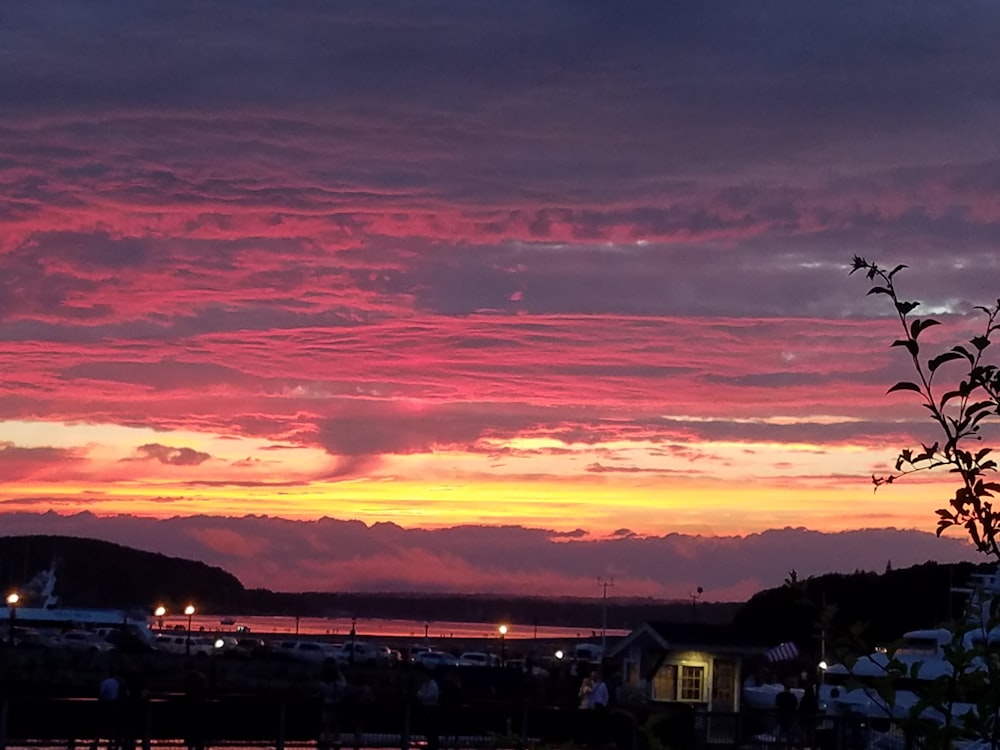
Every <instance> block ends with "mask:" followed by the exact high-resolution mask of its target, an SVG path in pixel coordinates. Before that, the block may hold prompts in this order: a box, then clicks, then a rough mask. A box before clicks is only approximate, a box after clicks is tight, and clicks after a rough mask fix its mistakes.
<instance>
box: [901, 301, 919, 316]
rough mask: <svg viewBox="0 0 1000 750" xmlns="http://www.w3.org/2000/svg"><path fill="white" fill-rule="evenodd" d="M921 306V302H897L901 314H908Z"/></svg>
mask: <svg viewBox="0 0 1000 750" xmlns="http://www.w3.org/2000/svg"><path fill="white" fill-rule="evenodd" d="M919 306H920V303H919V302H903V301H900V302H897V303H896V309H897V310H898V311H899V313H900V314H901V315H906V314H908V313H910V312H912V311H913V310H914V309H915V308H917V307H919Z"/></svg>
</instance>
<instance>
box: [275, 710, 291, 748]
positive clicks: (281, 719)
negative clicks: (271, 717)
mask: <svg viewBox="0 0 1000 750" xmlns="http://www.w3.org/2000/svg"><path fill="white" fill-rule="evenodd" d="M287 714H288V711H287V709H286V707H285V701H281V702H280V703H279V704H278V738H277V740H275V743H274V749H275V750H285V719H286V717H287Z"/></svg>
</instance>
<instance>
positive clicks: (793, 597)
mask: <svg viewBox="0 0 1000 750" xmlns="http://www.w3.org/2000/svg"><path fill="white" fill-rule="evenodd" d="M995 569H996V564H995V563H980V564H974V563H954V564H950V563H949V564H939V563H934V562H927V563H924V564H922V565H914V566H912V567H909V568H900V569H898V570H886V571H885V572H884V573H880V574H879V573H873V572H864V571H858V572H855V573H851V574H827V575H821V576H815V577H811V578H807V579H804V580H789V581H786V585H784V586H781V587H778V588H773V589H767V590H766V591H761V592H759V593H757V594H755V595H754V596H753V597H752V598H751V599H750V600H749V601H748V602H747V603H746V604H745V605H744V606H743V607H742V608H741V609H740V610H739V611H738V612H737V613H736V616H735V618H734V620H733V622H734V624H735V625H736V626H737V627H739V628H740V629H743V630H746V631H747V632H749V633H752V634H753V635H755V636H756V637H758V638H760V639H761V640H762V641H763V642H766V643H774V644H777V643H782V642H784V641H793V642H795V643H796V644H798V646H799V648H800V649H802V650H803V651H806V652H809V653H811V654H813V655H816V656H817V657H818V654H819V653H820V636H821V632H822V630H823V627H822V623H823V621H824V620H825V621H826V628H825V630H826V636H827V638H826V643H827V653H828V654H830V653H834V652H835V651H837V650H838V649H839V648H846V649H848V650H856V649H857V648H858V647H859V646H864V647H867V648H870V647H873V646H875V645H879V644H888V643H891V642H893V641H895V640H896V639H898V638H899V637H900V636H901V635H902V634H903V633H904V632H906V631H908V630H916V629H919V628H931V627H937V626H939V625H946V624H948V621H949V620H951V619H952V618H958V617H960V616H961V615H962V611H963V606H964V605H965V603H966V602H967V600H968V596H967V594H964V593H961V592H956V591H955V589H961V588H965V587H967V586H969V585H971V584H972V583H973V576H974V575H975V574H977V573H987V572H992V571H993V570H995ZM790 578H794V576H791V575H790ZM824 613H825V615H824Z"/></svg>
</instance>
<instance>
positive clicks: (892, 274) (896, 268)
mask: <svg viewBox="0 0 1000 750" xmlns="http://www.w3.org/2000/svg"><path fill="white" fill-rule="evenodd" d="M904 268H907V266H904V265H903V264H902V263H900V264H899V265H898V266H896V267H895V268H893V269H892V270H891V271H889V278H890V279H891V278H892V277H893V276H895V275H896V274H897V273H899V272H900V271H902V270H903V269H904Z"/></svg>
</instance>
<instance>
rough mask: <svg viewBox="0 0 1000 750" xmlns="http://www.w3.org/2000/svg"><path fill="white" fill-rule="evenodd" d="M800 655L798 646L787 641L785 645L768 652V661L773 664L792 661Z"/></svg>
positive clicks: (779, 645)
mask: <svg viewBox="0 0 1000 750" xmlns="http://www.w3.org/2000/svg"><path fill="white" fill-rule="evenodd" d="M798 655H799V649H798V648H797V647H796V645H795V644H794V643H792V642H791V641H785V642H784V643H779V644H778V645H777V646H775V647H774V648H772V649H771V650H770V651H768V652H767V660H768V661H771V662H775V661H790V660H791V659H794V658H795V657H796V656H798Z"/></svg>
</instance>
